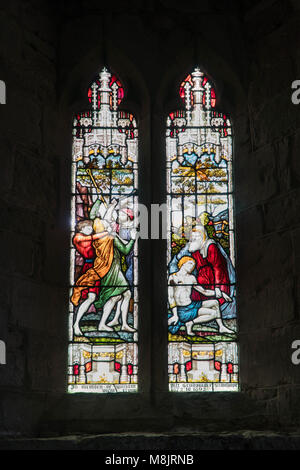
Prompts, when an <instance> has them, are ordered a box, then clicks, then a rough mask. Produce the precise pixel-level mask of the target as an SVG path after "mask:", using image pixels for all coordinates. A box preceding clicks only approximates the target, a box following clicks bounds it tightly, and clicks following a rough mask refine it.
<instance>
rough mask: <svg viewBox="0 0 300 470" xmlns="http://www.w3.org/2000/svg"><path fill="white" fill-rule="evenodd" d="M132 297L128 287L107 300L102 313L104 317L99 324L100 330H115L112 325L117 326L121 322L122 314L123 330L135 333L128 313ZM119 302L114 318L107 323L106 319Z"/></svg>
mask: <svg viewBox="0 0 300 470" xmlns="http://www.w3.org/2000/svg"><path fill="white" fill-rule="evenodd" d="M130 298H131V292H130V290H129V289H127V290H126V291H125V292H123V293H122V294H120V295H115V296H114V297H111V298H110V299H108V300H107V302H106V303H105V305H104V307H103V314H102V317H101V320H100V323H99V326H98V330H99V331H113V328H112V327H113V326H116V325H117V324H118V323H119V316H120V315H121V318H122V326H121V331H127V332H128V333H133V332H134V331H136V330H135V329H134V328H131V326H129V325H128V323H127V315H128V307H129V301H130ZM117 302H118V305H117V311H116V314H115V316H114V318H113V320H112V321H111V322H110V323H108V324H107V325H106V321H107V319H108V317H109V315H110V314H111V312H112V310H113V308H114V307H115V305H116V303H117Z"/></svg>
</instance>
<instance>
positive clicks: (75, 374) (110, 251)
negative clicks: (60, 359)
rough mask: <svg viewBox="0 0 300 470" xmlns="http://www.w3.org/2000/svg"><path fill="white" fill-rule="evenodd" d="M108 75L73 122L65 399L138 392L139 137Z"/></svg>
mask: <svg viewBox="0 0 300 470" xmlns="http://www.w3.org/2000/svg"><path fill="white" fill-rule="evenodd" d="M123 97H124V89H123V86H122V84H121V82H120V80H119V79H118V77H117V76H116V75H114V74H112V73H111V72H110V71H109V70H107V69H106V68H103V69H102V71H101V72H100V74H99V75H98V76H97V77H96V78H95V80H94V81H93V83H92V84H91V86H90V88H89V89H88V99H89V101H90V109H88V110H87V111H84V112H81V113H77V114H76V115H75V117H74V122H73V150H72V158H73V161H72V207H71V229H72V232H71V264H70V266H71V267H70V303H69V305H70V312H69V372H68V390H69V392H98V393H101V392H106V393H107V392H108V393H110V392H112V393H114V392H136V391H137V389H138V386H137V376H138V350H137V341H138V332H137V320H138V318H137V316H138V292H137V286H138V268H137V263H138V256H137V255H138V247H137V240H136V229H135V220H137V217H136V216H137V204H138V195H137V187H138V182H137V177H138V175H137V171H138V130H137V123H136V119H135V117H134V116H133V115H132V114H131V113H129V112H125V111H120V110H119V105H120V103H121V101H122V99H123Z"/></svg>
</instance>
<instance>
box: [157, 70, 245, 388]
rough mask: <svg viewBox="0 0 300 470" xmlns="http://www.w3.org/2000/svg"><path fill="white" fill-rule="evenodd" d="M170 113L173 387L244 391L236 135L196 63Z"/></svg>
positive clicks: (170, 361) (170, 368)
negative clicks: (239, 322)
mask: <svg viewBox="0 0 300 470" xmlns="http://www.w3.org/2000/svg"><path fill="white" fill-rule="evenodd" d="M179 92H180V96H181V98H182V100H183V101H184V106H185V110H184V111H182V110H181V111H176V112H174V113H170V115H169V116H168V119H167V131H166V136H167V137H166V153H167V193H168V196H167V205H168V214H169V217H168V240H167V241H168V253H167V265H168V330H169V332H168V335H169V338H168V373H169V390H170V391H178V392H188V391H191V392H201V391H237V390H239V381H238V348H237V341H236V338H237V321H236V287H235V286H236V282H235V268H234V221H233V200H232V136H231V125H230V120H229V118H228V115H227V114H226V115H225V114H224V113H221V112H218V111H217V110H216V109H215V105H216V95H215V91H214V88H213V86H212V84H211V83H210V82H209V80H208V78H207V77H206V76H205V75H204V74H203V73H202V72H201V70H199V69H198V68H196V69H195V70H194V71H193V73H191V74H190V75H188V77H186V79H185V80H184V81H183V82H182V84H181V86H180V90H179Z"/></svg>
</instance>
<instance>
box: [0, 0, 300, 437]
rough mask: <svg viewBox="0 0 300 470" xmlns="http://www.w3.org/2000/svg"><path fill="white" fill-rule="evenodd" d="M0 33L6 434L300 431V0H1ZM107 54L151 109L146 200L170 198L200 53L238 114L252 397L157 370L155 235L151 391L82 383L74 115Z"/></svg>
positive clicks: (150, 284)
mask: <svg viewBox="0 0 300 470" xmlns="http://www.w3.org/2000/svg"><path fill="white" fill-rule="evenodd" d="M0 31H1V33H0V34H1V40H0V71H1V76H0V79H2V80H5V82H6V86H7V104H6V105H1V106H0V123H1V136H0V151H1V164H2V172H1V175H2V184H1V187H0V197H1V200H0V201H1V217H0V239H1V246H2V250H1V254H0V259H1V262H0V278H1V286H2V287H1V289H0V299H1V301H0V310H1V315H0V339H2V340H4V341H5V343H6V346H7V364H6V365H0V397H1V398H0V432H1V434H2V435H31V436H34V435H36V436H37V435H49V434H52V435H53V434H55V435H60V434H69V433H71V432H77V433H79V432H82V433H93V432H94V433H98V432H115V433H116V432H128V431H147V432H151V431H152V432H164V431H166V430H172V431H173V432H177V431H178V432H179V431H180V432H185V433H189V432H202V431H213V432H221V431H237V430H242V429H252V430H261V431H266V430H278V429H280V430H281V431H282V432H288V431H289V430H295V429H297V428H298V427H299V424H300V408H299V405H298V399H297V397H298V393H299V387H300V366H295V365H293V364H292V363H291V353H292V350H291V343H292V341H293V340H294V339H298V338H299V339H300V323H299V300H300V299H299V292H300V289H299V274H300V270H299V264H298V263H299V261H300V251H299V248H298V243H299V240H300V232H299V221H300V220H299V217H300V215H299V214H300V211H299V206H300V202H299V201H300V197H299V196H300V166H299V161H300V160H299V157H298V152H299V151H300V129H299V127H300V107H297V106H295V105H293V104H292V102H291V82H292V81H293V80H296V79H299V78H300V77H299V74H300V70H299V68H300V56H299V48H298V46H299V40H300V37H299V36H300V32H299V31H300V9H299V6H298V2H297V1H283V0H282V1H271V0H270V1H252V2H247V1H242V2H241V1H236V2H235V1H231V2H226V6H225V2H224V4H223V3H222V2H220V4H218V6H216V5H214V4H212V3H211V2H209V1H201V2H199V1H195V2H188V6H185V5H184V4H183V3H182V2H174V1H170V0H161V1H153V0H150V1H147V2H143V3H141V2H138V1H122V2H121V1H115V2H114V4H113V6H112V5H111V4H107V5H105V4H104V2H98V1H93V0H90V1H89V2H87V1H84V0H82V1H79V0H76V1H73V2H58V1H57V2H56V1H53V2H48V1H33V0H30V1H27V2H22V1H19V0H15V1H12V2H10V3H7V4H4V3H1V6H0ZM105 62H106V63H107V64H108V65H109V66H110V67H111V68H112V69H113V70H114V71H115V72H116V73H118V75H119V76H120V78H121V80H122V82H123V83H124V85H125V89H126V99H125V101H124V108H129V109H130V110H131V111H132V112H134V113H135V114H136V116H137V117H138V120H139V128H140V155H141V178H142V181H143V185H141V202H144V203H146V204H149V203H150V202H151V201H152V202H156V203H159V202H160V203H161V202H163V201H164V195H165V189H164V181H165V179H164V178H165V168H164V125H165V116H166V114H167V112H169V111H171V110H174V109H176V108H178V107H179V106H180V103H179V98H178V95H177V93H178V91H177V90H178V85H179V83H180V79H182V78H183V77H184V76H185V74H187V73H188V72H189V71H190V70H191V69H192V68H193V67H194V66H195V64H199V65H200V66H201V67H202V68H203V69H204V70H205V71H206V72H207V73H208V74H209V75H210V76H211V77H212V78H213V80H214V81H215V84H216V89H217V95H218V97H219V103H220V107H221V108H222V109H224V110H228V111H229V112H230V113H231V116H232V120H233V124H234V132H235V188H236V196H235V207H236V229H237V271H238V298H239V327H240V354H241V363H240V366H241V384H242V391H241V392H240V393H237V394H236V393H233V394H213V395H211V394H205V393H203V394H199V395H197V394H191V395H186V394H184V395H180V394H169V393H168V392H167V376H166V369H165V368H164V367H163V366H162V365H161V366H160V367H159V366H158V365H159V364H163V363H165V364H166V363H167V358H166V339H167V327H166V324H165V323H163V322H164V320H163V319H162V318H163V316H162V314H161V312H163V311H164V308H165V307H164V306H165V305H166V293H165V292H161V288H160V286H161V285H163V283H164V282H165V273H164V271H163V266H162V265H161V264H160V263H161V259H165V243H164V241H152V242H151V241H143V242H142V243H141V250H144V251H143V254H142V258H141V259H142V265H143V273H142V277H141V288H142V290H143V292H142V299H143V302H144V303H143V309H144V314H143V317H142V318H141V324H140V328H141V336H140V338H141V339H140V341H141V348H140V365H141V368H142V373H141V393H139V394H138V396H134V397H133V396H129V397H126V396H122V397H119V396H94V395H93V396H90V395H89V396H87V395H85V396H79V395H77V396H68V395H67V394H66V393H65V388H66V366H67V317H68V259H69V258H68V247H69V235H68V220H69V219H68V217H69V210H70V201H69V199H70V198H69V192H70V158H71V124H72V115H73V113H74V112H75V111H78V110H83V109H85V108H86V107H87V106H88V101H87V99H86V88H87V86H88V84H89V83H90V81H91V79H92V78H93V76H94V74H95V73H96V72H97V71H98V70H100V68H101V66H103V65H104V63H105ZM154 182H155V184H154ZM151 260H153V263H154V264H153V265H151ZM152 266H154V268H153V267H152ZM153 292H154V293H155V295H153Z"/></svg>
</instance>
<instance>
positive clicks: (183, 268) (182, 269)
mask: <svg viewBox="0 0 300 470" xmlns="http://www.w3.org/2000/svg"><path fill="white" fill-rule="evenodd" d="M178 267H179V270H178V271H177V272H176V273H173V274H171V275H170V276H169V289H168V294H169V304H170V308H171V309H172V313H173V315H172V316H171V317H170V318H169V320H168V324H169V330H170V331H171V333H173V334H175V333H176V332H177V331H178V330H179V328H180V327H181V326H182V325H184V324H185V326H186V331H187V334H189V335H194V333H193V331H192V327H193V325H194V324H198V323H207V322H210V321H212V320H215V321H216V322H217V325H218V328H219V332H220V333H233V331H232V330H230V329H229V328H227V327H226V326H225V325H224V323H223V321H222V318H221V311H220V306H219V302H218V300H217V299H212V300H204V301H191V292H192V288H194V289H196V290H197V291H198V292H200V293H201V294H203V295H205V296H207V297H209V296H211V297H212V296H213V297H216V296H218V295H219V293H218V292H216V290H212V289H204V287H202V286H200V285H197V279H196V278H195V276H193V275H192V274H191V273H192V271H193V269H194V267H195V260H194V259H193V258H191V257H190V256H184V257H183V258H181V259H180V260H179V262H178ZM221 295H222V296H223V297H224V299H225V300H227V301H228V302H231V298H230V297H229V296H228V295H227V294H226V293H225V292H221ZM172 325H174V326H172Z"/></svg>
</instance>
